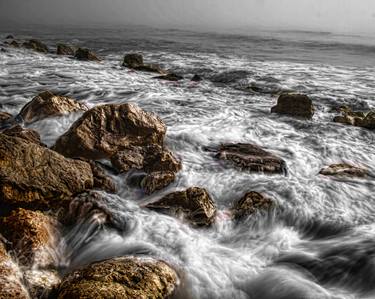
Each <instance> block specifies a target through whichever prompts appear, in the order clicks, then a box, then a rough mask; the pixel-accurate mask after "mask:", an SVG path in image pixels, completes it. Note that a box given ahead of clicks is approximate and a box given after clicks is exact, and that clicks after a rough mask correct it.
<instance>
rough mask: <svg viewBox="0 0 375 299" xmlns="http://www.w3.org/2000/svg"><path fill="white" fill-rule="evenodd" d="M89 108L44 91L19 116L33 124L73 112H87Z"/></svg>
mask: <svg viewBox="0 0 375 299" xmlns="http://www.w3.org/2000/svg"><path fill="white" fill-rule="evenodd" d="M86 110H87V107H86V106H85V105H83V104H81V103H79V102H77V101H76V100H74V99H71V98H68V97H63V96H58V95H55V94H53V93H52V92H50V91H44V92H42V93H40V94H38V95H37V96H36V97H34V98H33V99H32V100H31V101H30V102H29V103H27V104H26V105H25V106H24V107H23V108H22V109H21V112H20V113H19V115H20V116H21V117H22V118H23V120H24V121H25V123H32V122H35V121H38V120H41V119H44V118H47V117H54V116H61V115H64V114H67V113H71V112H77V111H86Z"/></svg>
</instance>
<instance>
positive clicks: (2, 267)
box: [0, 236, 30, 299]
mask: <svg viewBox="0 0 375 299" xmlns="http://www.w3.org/2000/svg"><path fill="white" fill-rule="evenodd" d="M0 237H1V236H0ZM22 280H23V277H22V272H21V271H20V269H19V268H18V266H17V265H16V263H15V262H14V261H13V260H12V258H11V257H10V255H9V254H8V253H7V251H6V249H5V245H4V244H3V242H2V241H1V238H0V298H4V299H8V298H9V299H10V298H17V299H30V296H29V293H28V291H27V290H26V288H25V287H24V285H23V283H22Z"/></svg>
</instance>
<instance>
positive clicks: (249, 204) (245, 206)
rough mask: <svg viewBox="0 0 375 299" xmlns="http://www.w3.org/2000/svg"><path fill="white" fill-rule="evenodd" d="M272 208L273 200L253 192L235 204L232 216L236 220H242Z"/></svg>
mask: <svg viewBox="0 0 375 299" xmlns="http://www.w3.org/2000/svg"><path fill="white" fill-rule="evenodd" d="M272 206H273V202H272V200H271V199H269V198H267V197H265V196H263V195H262V194H260V193H258V192H254V191H251V192H248V193H246V194H245V195H244V196H243V197H242V198H241V199H240V200H238V201H237V202H235V203H234V205H233V207H232V214H233V217H234V218H235V219H241V218H243V217H246V216H249V215H252V214H254V213H256V212H257V211H260V210H269V209H270V208H271V207H272Z"/></svg>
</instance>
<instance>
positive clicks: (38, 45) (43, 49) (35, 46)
mask: <svg viewBox="0 0 375 299" xmlns="http://www.w3.org/2000/svg"><path fill="white" fill-rule="evenodd" d="M22 46H23V47H24V48H27V49H31V50H34V51H37V52H40V53H48V52H49V50H48V47H47V46H46V45H45V44H44V43H42V42H41V41H40V40H37V39H30V40H29V41H26V42H24V43H23V44H22Z"/></svg>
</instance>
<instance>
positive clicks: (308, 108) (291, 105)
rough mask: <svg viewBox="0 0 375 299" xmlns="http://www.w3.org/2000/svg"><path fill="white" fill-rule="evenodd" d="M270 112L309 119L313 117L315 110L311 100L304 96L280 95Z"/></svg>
mask: <svg viewBox="0 0 375 299" xmlns="http://www.w3.org/2000/svg"><path fill="white" fill-rule="evenodd" d="M271 112H272V113H279V114H286V115H291V116H297V117H303V118H308V119H310V118H312V117H313V115H314V112H315V108H314V106H313V103H312V100H311V99H310V98H309V97H308V96H306V95H302V94H282V95H280V96H279V98H278V100H277V105H276V106H274V107H272V109H271Z"/></svg>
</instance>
